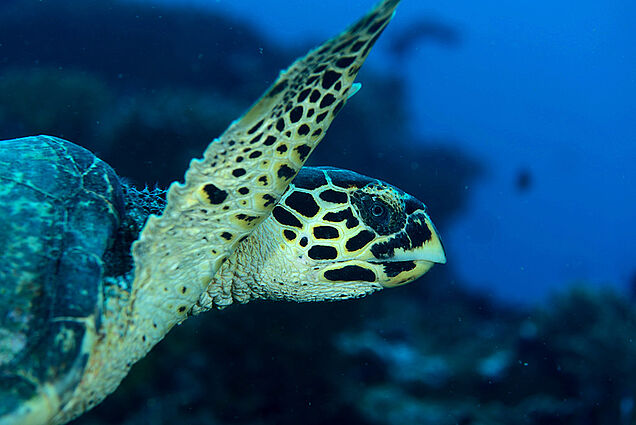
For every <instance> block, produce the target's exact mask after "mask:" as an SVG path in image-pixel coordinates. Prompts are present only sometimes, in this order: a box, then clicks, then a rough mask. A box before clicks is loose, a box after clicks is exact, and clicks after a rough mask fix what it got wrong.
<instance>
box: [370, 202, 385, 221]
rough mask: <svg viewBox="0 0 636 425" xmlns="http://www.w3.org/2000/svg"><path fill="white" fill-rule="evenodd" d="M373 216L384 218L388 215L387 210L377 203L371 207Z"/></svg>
mask: <svg viewBox="0 0 636 425" xmlns="http://www.w3.org/2000/svg"><path fill="white" fill-rule="evenodd" d="M371 214H373V216H374V217H376V218H382V217H383V216H384V215H386V208H384V205H382V204H381V203H379V202H376V203H374V204H373V206H372V207H371Z"/></svg>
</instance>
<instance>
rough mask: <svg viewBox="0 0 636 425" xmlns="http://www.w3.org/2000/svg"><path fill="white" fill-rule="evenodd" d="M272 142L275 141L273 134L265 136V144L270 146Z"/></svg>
mask: <svg viewBox="0 0 636 425" xmlns="http://www.w3.org/2000/svg"><path fill="white" fill-rule="evenodd" d="M276 126H277V127H278V124H276ZM274 143H276V137H274V136H267V138H266V139H265V141H264V142H263V144H264V145H265V146H272V145H273V144H274Z"/></svg>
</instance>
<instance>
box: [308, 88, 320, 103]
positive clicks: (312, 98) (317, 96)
mask: <svg viewBox="0 0 636 425" xmlns="http://www.w3.org/2000/svg"><path fill="white" fill-rule="evenodd" d="M318 99H320V91H318V90H316V89H314V91H312V92H311V96H309V101H310V102H312V103H316V102H318Z"/></svg>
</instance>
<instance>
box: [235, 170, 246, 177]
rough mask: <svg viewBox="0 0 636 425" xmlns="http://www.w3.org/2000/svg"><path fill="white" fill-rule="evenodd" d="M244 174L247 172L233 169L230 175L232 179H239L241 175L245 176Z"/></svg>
mask: <svg viewBox="0 0 636 425" xmlns="http://www.w3.org/2000/svg"><path fill="white" fill-rule="evenodd" d="M245 173H247V171H245V168H235V169H234V170H233V171H232V175H233V176H234V177H241V176H242V175H245Z"/></svg>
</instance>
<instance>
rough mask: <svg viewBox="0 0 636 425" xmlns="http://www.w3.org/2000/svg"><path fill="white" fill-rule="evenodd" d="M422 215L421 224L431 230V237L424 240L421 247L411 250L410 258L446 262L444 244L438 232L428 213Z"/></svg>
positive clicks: (439, 262)
mask: <svg viewBox="0 0 636 425" xmlns="http://www.w3.org/2000/svg"><path fill="white" fill-rule="evenodd" d="M424 216H425V218H424V220H423V221H424V223H423V225H425V226H426V227H427V228H428V230H429V232H431V238H430V239H429V240H428V241H426V242H425V243H424V245H423V246H422V247H421V248H416V249H415V250H413V251H411V253H412V255H413V257H412V259H413V260H415V261H418V260H424V261H430V262H431V263H438V264H446V253H445V252H444V245H443V244H442V240H441V238H440V237H439V233H438V231H437V229H436V228H435V225H434V224H433V222H432V221H431V218H430V217H429V216H428V214H425V215H424Z"/></svg>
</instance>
